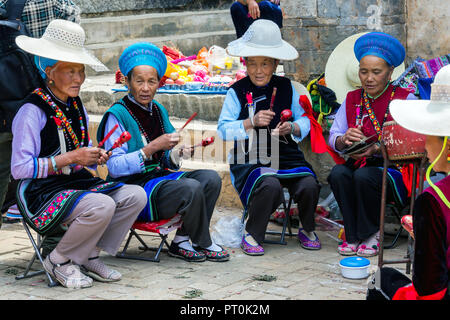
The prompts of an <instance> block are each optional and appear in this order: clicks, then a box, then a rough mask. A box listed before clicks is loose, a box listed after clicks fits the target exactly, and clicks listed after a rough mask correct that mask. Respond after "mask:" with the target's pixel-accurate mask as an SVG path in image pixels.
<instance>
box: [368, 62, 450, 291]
mask: <svg viewBox="0 0 450 320" xmlns="http://www.w3.org/2000/svg"><path fill="white" fill-rule="evenodd" d="M391 113H392V117H393V118H394V120H395V121H397V122H398V124H399V125H401V126H402V127H404V128H406V129H408V130H411V131H414V132H418V133H421V134H424V135H426V142H425V148H426V150H427V156H428V159H429V161H430V162H431V165H430V166H429V167H428V169H427V172H426V178H427V180H428V183H429V184H430V187H428V188H427V189H425V190H424V192H423V193H422V194H420V195H419V196H418V197H417V199H416V201H415V204H414V212H413V229H414V240H415V241H414V245H415V248H414V260H413V261H414V266H413V269H414V274H413V277H412V283H411V280H410V279H409V278H408V277H406V276H404V275H402V274H400V273H399V272H398V271H396V270H394V269H391V268H382V269H381V284H382V285H381V288H379V289H381V290H382V291H383V292H384V293H385V294H386V295H387V296H388V297H389V298H392V299H394V300H397V299H398V300H425V299H426V300H430V299H432V300H440V299H444V300H449V299H450V292H449V285H450V176H449V174H450V158H449V156H450V145H449V141H448V137H449V136H450V66H445V67H443V68H441V69H440V70H439V72H438V73H437V74H436V77H435V79H434V83H433V84H432V87H431V97H430V100H393V101H392V103H391ZM431 169H433V170H434V171H436V172H442V173H443V174H444V175H445V178H443V179H441V180H439V181H438V182H436V183H433V182H432V181H431V180H430V171H431ZM395 283H397V285H395ZM384 284H392V285H391V286H385V285H384ZM369 291H370V290H369ZM372 296H375V293H374V291H372Z"/></svg>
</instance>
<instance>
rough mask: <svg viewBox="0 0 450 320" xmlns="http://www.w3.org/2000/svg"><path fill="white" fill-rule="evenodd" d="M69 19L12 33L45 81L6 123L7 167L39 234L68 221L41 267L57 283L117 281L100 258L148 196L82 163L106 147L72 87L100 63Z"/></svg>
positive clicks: (102, 157) (96, 158)
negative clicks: (29, 32) (97, 142)
mask: <svg viewBox="0 0 450 320" xmlns="http://www.w3.org/2000/svg"><path fill="white" fill-rule="evenodd" d="M84 40H85V33H84V30H83V29H82V28H81V27H80V26H79V25H78V24H76V23H73V22H69V21H66V20H58V19H56V20H53V21H52V22H50V24H49V25H48V27H47V29H46V31H45V33H44V35H43V36H42V37H41V38H39V39H36V38H30V37H27V36H18V37H17V38H16V43H17V45H18V46H19V47H20V48H22V49H23V50H25V51H27V52H29V53H31V54H34V55H35V62H36V65H37V67H38V68H39V70H40V72H41V75H42V77H43V78H44V79H45V83H46V86H45V87H43V88H36V90H34V91H33V92H32V93H31V94H30V96H29V97H28V98H27V100H26V101H25V103H24V105H23V106H22V107H21V108H20V109H19V111H18V112H17V115H16V116H15V118H14V120H13V124H12V132H13V142H12V159H11V172H12V175H13V177H14V178H15V179H18V180H19V179H20V182H19V184H18V187H17V188H18V189H17V194H18V196H17V203H18V207H19V210H20V212H21V214H22V216H23V218H24V219H25V221H26V222H27V223H28V224H29V225H30V226H31V227H32V228H33V229H34V230H35V231H36V232H38V233H39V234H42V235H44V234H46V233H50V232H51V231H52V230H54V229H55V228H56V227H57V226H58V225H60V224H61V223H64V224H67V225H68V229H67V231H66V232H65V234H64V236H63V237H62V239H61V240H60V242H59V243H58V245H57V246H56V248H55V249H54V250H53V251H52V252H51V253H50V254H49V255H47V257H46V259H45V260H44V268H45V269H46V271H47V272H48V273H49V274H50V275H51V276H52V277H54V278H56V280H57V281H58V282H60V283H61V284H62V285H63V286H65V287H68V288H84V287H90V286H92V282H93V281H92V278H94V279H96V280H98V281H103V282H110V281H118V280H120V279H121V274H120V273H119V272H118V271H116V270H112V269H110V268H109V267H107V266H106V265H105V264H104V263H103V262H102V261H101V260H100V259H99V254H100V251H101V250H104V251H106V252H108V253H109V254H111V255H115V253H116V251H117V250H118V248H119V246H120V244H121V242H122V240H123V238H124V237H125V235H126V234H127V232H128V231H129V228H130V227H131V225H132V224H133V222H134V221H135V219H136V217H137V215H138V214H139V212H140V211H141V210H142V209H143V208H144V206H145V204H146V203H147V197H146V195H145V191H144V190H143V189H142V188H141V187H139V186H131V185H124V184H123V183H117V182H106V181H103V180H101V179H100V178H97V177H93V176H92V174H91V173H89V171H88V170H86V169H85V168H84V167H85V166H88V167H91V168H94V167H95V166H96V165H101V164H104V163H106V161H107V160H108V159H109V155H108V154H107V153H106V152H105V151H104V150H103V149H100V148H97V147H92V143H91V140H90V138H89V134H88V116H87V113H86V110H85V109H84V107H83V105H82V103H81V100H80V98H79V97H78V94H79V92H80V87H81V85H82V84H83V82H84V80H85V69H84V68H85V67H84V65H85V64H87V65H90V66H92V67H103V68H105V67H104V66H103V65H102V64H101V62H99V61H98V60H97V59H96V58H94V57H93V56H92V55H91V54H89V53H88V52H87V51H86V49H85V48H84Z"/></svg>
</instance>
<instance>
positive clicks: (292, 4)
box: [280, 0, 317, 18]
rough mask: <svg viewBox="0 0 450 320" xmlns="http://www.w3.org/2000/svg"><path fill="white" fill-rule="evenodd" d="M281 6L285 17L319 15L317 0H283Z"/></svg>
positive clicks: (312, 16)
mask: <svg viewBox="0 0 450 320" xmlns="http://www.w3.org/2000/svg"><path fill="white" fill-rule="evenodd" d="M280 6H281V9H282V10H283V12H284V17H285V18H314V17H317V0H303V1H298V0H283V1H281V2H280Z"/></svg>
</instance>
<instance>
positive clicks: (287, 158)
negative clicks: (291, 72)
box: [231, 75, 310, 169]
mask: <svg viewBox="0 0 450 320" xmlns="http://www.w3.org/2000/svg"><path fill="white" fill-rule="evenodd" d="M274 87H276V88H277V93H276V96H275V100H274V105H273V111H274V112H275V116H274V118H273V119H272V121H271V123H270V124H269V128H270V131H271V130H273V129H275V127H276V125H277V124H278V123H279V122H280V117H281V112H282V111H283V110H285V109H291V105H292V96H293V91H292V85H291V81H290V80H289V79H287V78H284V77H279V76H276V75H273V76H272V79H271V80H270V82H269V83H268V84H267V85H266V86H264V87H257V86H255V85H254V84H253V83H252V82H251V81H250V78H249V77H245V78H243V79H241V80H240V81H238V82H236V83H235V84H233V85H232V86H231V88H233V89H234V91H235V92H236V95H237V97H238V99H239V102H240V104H241V112H240V114H239V117H238V119H237V120H244V119H247V118H248V117H249V110H248V108H247V106H246V104H247V99H246V93H247V92H251V93H252V94H253V101H257V102H256V106H255V107H256V108H255V114H256V113H258V111H260V110H268V109H269V106H270V101H271V97H272V92H273V88H274ZM291 120H292V119H291ZM255 133H256V152H257V153H258V154H257V155H256V158H257V161H258V163H260V153H261V152H262V153H264V154H265V155H267V157H269V158H270V157H272V156H276V155H275V154H274V155H272V149H273V148H272V145H271V143H273V142H274V140H273V139H270V132H269V130H268V129H267V128H266V127H260V128H255ZM277 142H278V148H279V149H278V150H279V166H280V169H288V168H294V167H298V166H308V167H310V165H309V164H308V163H307V162H306V161H305V158H304V156H303V152H302V151H301V150H300V148H299V147H298V144H297V143H296V142H295V141H294V140H293V139H292V137H291V135H286V136H284V137H278V139H275V143H277ZM266 145H267V148H266V147H265V146H266ZM266 149H267V150H266ZM252 150H253V151H252ZM254 151H255V148H252V149H251V150H249V139H246V140H245V141H235V144H234V156H235V160H236V159H238V158H239V157H242V155H238V153H239V152H244V153H245V156H244V157H245V160H246V163H248V161H249V159H250V158H251V155H249V152H254ZM253 156H255V155H253ZM239 159H240V158H239ZM272 159H273V158H272ZM236 162H238V163H239V161H235V163H236ZM264 162H266V161H265V160H264Z"/></svg>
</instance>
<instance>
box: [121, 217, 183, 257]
mask: <svg viewBox="0 0 450 320" xmlns="http://www.w3.org/2000/svg"><path fill="white" fill-rule="evenodd" d="M182 223H183V221H181V215H179V214H176V215H175V216H173V217H172V218H170V219H164V220H159V221H152V222H140V221H136V222H135V223H134V224H133V225H132V226H131V229H130V233H129V236H128V239H127V241H126V243H125V246H124V248H123V250H122V251H121V252H119V253H118V254H117V255H116V257H117V258H121V259H134V260H144V261H151V262H159V254H160V253H161V251H162V252H167V250H168V248H169V244H168V243H167V236H168V235H169V233H170V232H171V231H173V230H177V229H179V228H180V227H181V225H182ZM136 230H140V231H145V232H150V233H155V234H157V235H159V237H160V238H161V242H160V243H159V246H158V247H157V248H151V247H149V246H147V244H146V243H145V241H144V240H143V239H142V237H141V236H140V235H139V234H138V233H137V232H136ZM133 237H136V239H137V240H138V241H139V242H140V243H141V244H142V246H140V247H139V249H140V250H143V251H156V253H155V255H154V256H153V257H143V256H138V255H131V254H128V253H127V250H128V246H129V244H130V241H131V239H132V238H133ZM164 244H165V245H166V246H167V249H165V248H163V247H164Z"/></svg>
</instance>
